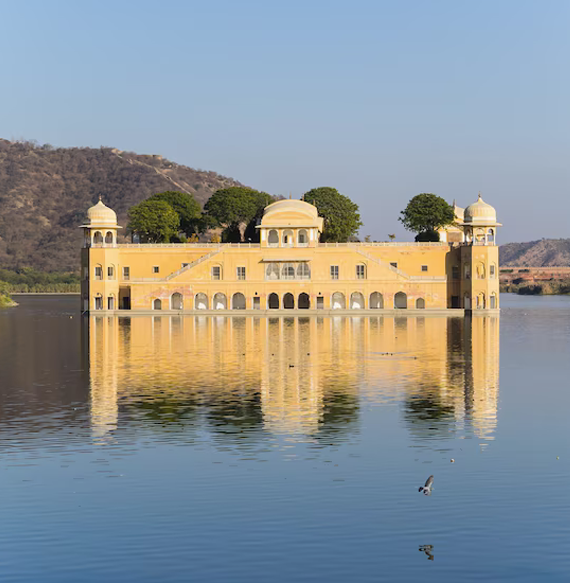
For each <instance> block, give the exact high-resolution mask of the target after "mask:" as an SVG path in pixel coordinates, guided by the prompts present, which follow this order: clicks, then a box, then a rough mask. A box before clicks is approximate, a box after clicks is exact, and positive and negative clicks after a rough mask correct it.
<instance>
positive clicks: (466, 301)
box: [463, 294, 471, 310]
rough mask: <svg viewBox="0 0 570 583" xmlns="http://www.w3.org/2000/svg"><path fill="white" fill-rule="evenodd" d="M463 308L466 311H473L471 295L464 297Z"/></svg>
mask: <svg viewBox="0 0 570 583" xmlns="http://www.w3.org/2000/svg"><path fill="white" fill-rule="evenodd" d="M463 307H464V308H465V309H466V310H470V309H471V298H470V297H469V294H465V296H464V297H463Z"/></svg>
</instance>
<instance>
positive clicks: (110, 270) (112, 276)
mask: <svg viewBox="0 0 570 583" xmlns="http://www.w3.org/2000/svg"><path fill="white" fill-rule="evenodd" d="M107 279H115V266H114V265H108V266H107Z"/></svg>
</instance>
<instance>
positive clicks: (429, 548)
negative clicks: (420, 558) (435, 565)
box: [418, 545, 434, 561]
mask: <svg viewBox="0 0 570 583" xmlns="http://www.w3.org/2000/svg"><path fill="white" fill-rule="evenodd" d="M418 550H419V551H420V552H424V553H425V554H426V556H427V558H428V561H433V560H434V556H433V553H432V551H433V545H420V548H419V549H418Z"/></svg>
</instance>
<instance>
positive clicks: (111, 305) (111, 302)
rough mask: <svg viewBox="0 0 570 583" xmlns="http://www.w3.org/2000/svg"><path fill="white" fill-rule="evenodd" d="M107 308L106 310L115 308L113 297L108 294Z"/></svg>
mask: <svg viewBox="0 0 570 583" xmlns="http://www.w3.org/2000/svg"><path fill="white" fill-rule="evenodd" d="M107 309H108V310H114V309H115V297H114V296H109V297H108V298H107Z"/></svg>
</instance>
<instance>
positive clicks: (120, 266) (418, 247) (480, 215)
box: [81, 195, 501, 314]
mask: <svg viewBox="0 0 570 583" xmlns="http://www.w3.org/2000/svg"><path fill="white" fill-rule="evenodd" d="M454 208H455V213H456V221H455V223H454V224H453V225H451V226H450V227H447V228H445V229H442V230H441V232H440V242H438V243H397V242H393V243H321V242H320V240H319V239H320V235H321V233H322V231H323V218H322V217H319V215H318V212H317V208H316V207H315V206H313V205H311V204H309V203H307V202H304V201H301V200H291V199H289V200H280V201H277V202H274V203H272V204H270V205H269V206H267V207H266V208H265V210H264V214H263V218H262V220H261V223H260V224H259V225H258V226H257V229H259V232H260V242H259V243H240V244H235V243H172V244H151V243H138V244H137V243H118V241H117V234H118V230H119V229H120V228H121V227H119V225H118V224H117V215H116V213H115V212H114V211H113V210H112V209H110V208H109V207H107V206H105V204H103V202H101V201H99V202H98V203H97V204H96V205H95V206H93V207H91V208H90V209H89V210H88V211H87V217H86V220H85V222H84V224H83V225H82V228H83V230H84V234H85V237H84V247H83V249H82V255H81V278H82V284H81V291H82V309H83V311H84V312H94V311H101V312H106V313H115V314H121V313H124V312H125V311H128V312H129V313H136V312H139V313H148V312H151V311H152V312H155V311H162V312H170V313H194V312H199V313H208V312H211V313H217V314H220V313H223V312H224V311H230V312H233V311H234V310H242V313H243V311H244V310H245V311H251V312H254V313H260V312H271V313H275V312H279V313H280V312H288V313H290V312H291V311H292V310H293V311H296V310H301V311H303V313H307V312H309V313H310V312H314V313H321V314H322V313H324V312H328V311H334V312H335V313H341V312H343V311H346V312H348V313H354V311H355V310H360V311H368V310H370V311H371V312H372V311H373V312H374V313H379V312H382V311H384V312H390V311H395V310H398V311H399V310H410V311H412V310H413V311H415V310H423V311H425V312H443V311H447V310H455V311H456V312H459V313H471V312H473V313H477V312H479V311H481V312H480V313H489V311H494V310H498V308H499V264H498V260H499V254H498V247H497V244H496V230H497V227H499V226H501V225H500V223H498V222H497V216H496V212H495V209H494V208H493V207H492V206H491V205H489V204H487V203H485V202H484V201H483V199H482V198H481V196H480V195H479V199H478V200H477V201H476V202H474V203H473V204H471V205H469V206H468V207H466V208H465V209H461V208H459V207H457V206H455V204H454Z"/></svg>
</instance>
